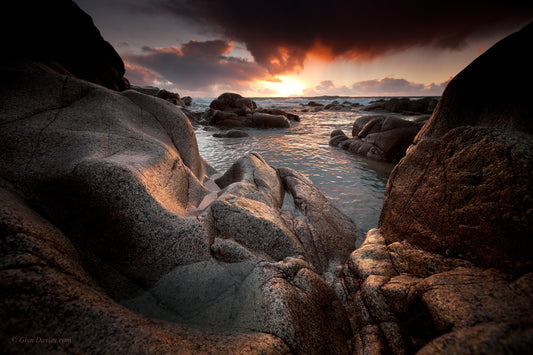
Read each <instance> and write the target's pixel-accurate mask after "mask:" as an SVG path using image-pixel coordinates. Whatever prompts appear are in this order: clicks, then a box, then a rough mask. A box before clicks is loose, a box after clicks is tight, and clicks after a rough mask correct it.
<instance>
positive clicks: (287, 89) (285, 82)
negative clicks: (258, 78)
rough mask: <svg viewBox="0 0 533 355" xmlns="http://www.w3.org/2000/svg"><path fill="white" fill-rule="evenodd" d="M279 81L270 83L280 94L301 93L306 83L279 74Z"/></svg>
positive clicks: (271, 87)
mask: <svg viewBox="0 0 533 355" xmlns="http://www.w3.org/2000/svg"><path fill="white" fill-rule="evenodd" d="M278 78H279V79H280V81H279V82H276V83H272V82H270V83H268V86H269V88H270V89H272V90H273V91H275V92H276V93H277V94H279V95H280V96H294V95H301V94H302V93H303V91H304V89H305V84H304V83H303V82H301V81H300V80H298V79H294V78H292V77H289V76H279V77H278Z"/></svg>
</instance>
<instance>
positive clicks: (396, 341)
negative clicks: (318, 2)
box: [334, 25, 533, 354]
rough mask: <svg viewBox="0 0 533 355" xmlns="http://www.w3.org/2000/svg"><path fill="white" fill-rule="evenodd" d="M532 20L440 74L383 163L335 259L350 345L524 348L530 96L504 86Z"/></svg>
mask: <svg viewBox="0 0 533 355" xmlns="http://www.w3.org/2000/svg"><path fill="white" fill-rule="evenodd" d="M532 30H533V26H532V25H529V26H527V27H526V28H525V29H523V30H522V31H520V32H518V33H515V34H513V35H511V36H510V37H508V38H506V39H504V40H503V41H501V42H500V43H498V44H496V45H495V46H494V47H493V48H491V49H490V50H488V51H487V52H486V53H485V54H483V55H482V56H480V57H479V58H478V59H476V60H475V61H474V62H473V63H472V64H471V65H470V66H468V67H467V68H466V69H465V70H464V71H463V72H461V73H460V74H458V75H457V77H456V78H454V79H453V80H452V82H451V83H450V85H449V86H448V88H447V89H446V91H445V93H444V95H443V97H442V99H441V101H440V103H439V105H438V107H437V109H436V111H435V113H434V114H433V116H432V117H431V119H430V121H429V122H428V123H427V124H426V125H425V126H424V128H423V129H422V130H421V131H420V133H419V134H418V136H417V138H416V139H415V144H414V145H412V146H411V147H410V148H409V149H408V151H407V155H406V156H405V158H403V159H402V160H401V161H400V163H399V164H398V165H397V166H396V167H395V169H394V170H393V173H392V174H391V177H390V179H389V183H388V186H387V192H386V195H385V201H384V206H383V210H382V214H381V219H380V228H379V229H373V230H371V231H369V232H368V233H367V235H366V239H365V241H364V243H363V245H362V246H361V247H360V248H359V249H357V250H355V251H354V252H353V253H352V254H351V257H350V259H349V260H348V262H347V263H346V264H345V266H344V268H343V270H342V275H343V277H342V280H343V284H344V285H345V289H346V292H347V297H346V298H343V300H346V301H345V303H344V304H345V306H346V309H347V311H348V313H349V316H350V320H351V323H352V328H353V329H354V339H352V344H353V346H354V351H355V352H356V353H369V352H377V353H394V354H404V353H415V352H416V353H417V354H435V353H446V354H448V353H470V352H475V353H531V352H532V350H533V287H532V285H533V282H532V281H533V272H531V269H532V265H531V263H532V260H533V258H532V257H533V254H532V253H533V248H532V247H533V245H532V241H531V236H532V234H531V231H532V230H533V226H532V216H531V211H533V206H532V200H531V196H532V184H531V171H532V167H533V154H532V152H533V150H532V149H533V143H532V142H533V139H532V138H533V137H532V135H531V130H530V124H531V120H530V118H531V107H530V105H529V104H528V103H527V101H522V99H524V94H523V93H521V92H517V91H514V90H515V88H517V86H516V85H517V81H518V79H517V78H520V80H525V81H530V80H531V79H533V78H531V75H529V74H530V73H531V71H528V70H529V67H530V64H529V63H530V62H531V60H532V59H533V58H532V57H531V55H530V54H528V55H529V57H528V56H526V55H525V54H524V53H523V51H522V48H523V45H524V44H525V43H531V41H532V37H533V36H532V34H533V33H532ZM524 57H525V58H524ZM515 58H520V59H518V60H517V61H515ZM518 64H521V65H522V66H521V67H520V69H517V68H516V65H518ZM500 70H502V72H503V73H504V74H500V73H499V71H500ZM526 73H528V74H526ZM515 74H516V75H519V74H520V76H516V75H515ZM525 75H529V77H526V78H525V77H524V76H525ZM495 78H496V79H497V80H496V81H495V82H494V79H495ZM489 82H490V83H491V85H489ZM517 90H518V89H517ZM509 91H511V94H509ZM515 94H516V96H515ZM529 94H530V93H528V95H529ZM478 95H479V96H478ZM520 95H521V96H520ZM336 137H337V136H335V137H334V138H336Z"/></svg>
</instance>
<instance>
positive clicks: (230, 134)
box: [213, 129, 250, 138]
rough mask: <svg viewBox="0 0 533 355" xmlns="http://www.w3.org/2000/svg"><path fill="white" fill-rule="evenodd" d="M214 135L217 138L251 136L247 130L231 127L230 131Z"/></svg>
mask: <svg viewBox="0 0 533 355" xmlns="http://www.w3.org/2000/svg"><path fill="white" fill-rule="evenodd" d="M213 137H216V138H243V137H250V135H249V134H248V133H246V132H245V131H241V130H238V129H230V130H229V131H224V132H218V133H215V134H213Z"/></svg>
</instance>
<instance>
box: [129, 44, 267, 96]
mask: <svg viewBox="0 0 533 355" xmlns="http://www.w3.org/2000/svg"><path fill="white" fill-rule="evenodd" d="M231 50H232V45H231V43H229V42H225V41H222V40H213V41H205V42H199V41H190V42H188V43H185V44H183V45H181V47H164V48H159V47H149V46H145V47H143V53H142V54H136V55H131V54H130V55H128V54H125V55H124V54H123V57H124V58H125V60H126V63H127V66H128V67H129V68H130V72H132V73H133V72H135V74H134V75H137V76H138V77H139V78H142V79H143V80H142V81H141V82H142V84H148V83H149V81H150V80H149V79H150V73H152V74H151V76H152V78H153V79H154V80H158V79H160V78H164V79H165V80H169V81H171V82H173V83H174V84H175V85H177V86H179V87H185V88H187V89H189V90H197V89H205V88H207V87H209V86H210V85H211V84H213V83H224V84H226V85H237V86H238V85H239V84H242V83H245V82H248V81H251V80H254V79H269V78H270V74H269V73H268V72H267V71H266V70H265V69H264V68H262V67H260V66H259V65H257V63H254V62H250V61H247V60H245V59H242V58H236V57H228V56H226V55H225V54H227V53H229V52H230V51H231ZM143 68H144V69H143ZM146 68H149V70H148V69H146ZM142 70H144V71H142ZM141 71H142V72H141ZM126 75H129V74H128V73H126ZM141 75H143V76H141Z"/></svg>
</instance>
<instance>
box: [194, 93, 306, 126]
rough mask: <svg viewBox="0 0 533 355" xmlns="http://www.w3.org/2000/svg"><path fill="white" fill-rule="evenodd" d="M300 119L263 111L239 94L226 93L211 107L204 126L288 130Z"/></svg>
mask: <svg viewBox="0 0 533 355" xmlns="http://www.w3.org/2000/svg"><path fill="white" fill-rule="evenodd" d="M291 120H292V121H299V120H300V117H299V116H298V115H295V114H291V113H288V112H285V111H283V110H279V109H261V108H258V107H257V104H256V103H255V101H253V100H251V99H248V98H244V97H242V96H241V95H239V94H234V93H224V94H222V95H220V96H219V97H218V98H217V99H215V100H213V101H212V102H211V104H210V105H209V109H208V110H207V111H206V112H205V113H204V115H203V116H202V119H201V122H202V123H203V124H207V125H212V126H226V127H256V128H287V127H290V126H291V123H290V121H291Z"/></svg>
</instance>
